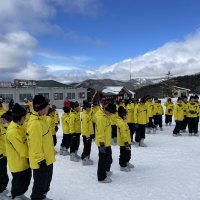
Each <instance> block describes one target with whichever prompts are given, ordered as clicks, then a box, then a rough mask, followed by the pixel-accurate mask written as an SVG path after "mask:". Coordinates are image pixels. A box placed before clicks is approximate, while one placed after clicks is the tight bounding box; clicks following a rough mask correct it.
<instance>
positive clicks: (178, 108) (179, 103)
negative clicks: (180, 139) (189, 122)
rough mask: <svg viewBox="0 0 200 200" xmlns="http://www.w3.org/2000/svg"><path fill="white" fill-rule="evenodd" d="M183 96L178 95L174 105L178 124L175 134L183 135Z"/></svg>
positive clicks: (175, 118)
mask: <svg viewBox="0 0 200 200" xmlns="http://www.w3.org/2000/svg"><path fill="white" fill-rule="evenodd" d="M182 103H183V101H182V98H180V97H178V99H177V103H176V104H175V106H174V120H175V122H176V126H175V128H174V130H173V136H181V134H180V130H181V128H182V127H183V125H182V124H183V120H184V106H183V104H182Z"/></svg>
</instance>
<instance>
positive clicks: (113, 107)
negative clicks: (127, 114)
mask: <svg viewBox="0 0 200 200" xmlns="http://www.w3.org/2000/svg"><path fill="white" fill-rule="evenodd" d="M105 110H106V111H107V112H109V113H112V114H114V113H116V105H115V104H114V103H108V104H107V105H106V106H105Z"/></svg>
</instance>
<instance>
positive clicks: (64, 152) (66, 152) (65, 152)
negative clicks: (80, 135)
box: [62, 147, 70, 156]
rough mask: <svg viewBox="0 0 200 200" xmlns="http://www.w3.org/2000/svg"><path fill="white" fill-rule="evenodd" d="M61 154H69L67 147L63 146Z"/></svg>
mask: <svg viewBox="0 0 200 200" xmlns="http://www.w3.org/2000/svg"><path fill="white" fill-rule="evenodd" d="M62 155H63V156H69V155H70V152H69V151H68V149H67V148H66V147H64V149H63V154H62Z"/></svg>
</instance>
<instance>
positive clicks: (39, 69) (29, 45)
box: [0, 32, 200, 82]
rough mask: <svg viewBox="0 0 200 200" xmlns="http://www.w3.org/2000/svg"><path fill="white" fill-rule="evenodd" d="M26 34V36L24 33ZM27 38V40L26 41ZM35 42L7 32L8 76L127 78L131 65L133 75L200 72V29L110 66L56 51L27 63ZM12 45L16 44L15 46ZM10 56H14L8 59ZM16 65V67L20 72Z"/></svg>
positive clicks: (0, 46) (0, 51)
mask: <svg viewBox="0 0 200 200" xmlns="http://www.w3.org/2000/svg"><path fill="white" fill-rule="evenodd" d="M24 34H25V36H23V35H24ZM16 36H19V38H21V39H19V40H16ZM17 38H18V37H17ZM10 41H12V45H11V46H9V45H10ZM24 41H26V43H25V42H24ZM24 43H25V44H26V46H25V47H26V48H25V50H22V52H21V51H20V47H21V46H20V45H22V44H23V45H24ZM36 43H37V42H36V41H35V39H34V38H32V37H31V36H30V35H28V34H27V33H20V34H19V33H18V34H16V33H15V34H13V35H12V34H11V35H6V37H4V38H3V39H2V38H1V42H0V56H2V57H0V66H1V69H3V70H4V71H6V73H8V72H11V70H12V73H11V74H10V76H9V77H12V78H22V77H27V78H30V79H37V80H38V79H55V80H57V81H62V82H77V81H82V80H85V79H89V78H93V79H100V78H111V79H116V80H128V79H129V77H130V66H131V68H132V77H135V78H136V77H140V78H143V77H145V78H151V77H152V78H154V77H163V76H165V74H166V73H167V72H168V71H171V73H172V74H173V75H174V76H178V75H187V74H193V73H198V72H200V67H199V66H200V54H199V52H200V46H199V45H198V44H199V43H200V32H197V33H196V34H194V35H192V36H190V37H186V39H185V40H184V41H181V42H169V43H167V44H165V45H163V46H162V47H160V48H158V49H156V50H154V51H149V52H147V53H145V54H144V55H141V56H138V57H135V58H132V59H130V58H129V59H126V60H123V61H121V62H118V63H115V64H113V65H111V66H100V67H98V68H93V67H82V66H83V65H84V61H85V60H84V57H83V58H81V57H80V58H79V57H63V56H57V55H53V54H44V55H43V56H44V57H47V58H50V59H51V60H52V64H51V65H46V66H39V65H37V64H31V63H28V64H27V60H28V59H29V57H30V55H31V54H32V51H33V50H34V47H35V45H36ZM13 46H14V47H15V48H13ZM5 47H7V48H5ZM6 49H7V51H6ZM9 49H12V50H10V51H11V52H10V51H9ZM13 49H15V50H13ZM16 49H17V50H16ZM23 49H24V48H23ZM27 52H30V53H27ZM12 54H13V55H12ZM10 55H11V56H10ZM9 56H10V58H12V59H9ZM41 56H42V55H41ZM5 58H7V60H5ZM57 59H58V60H59V59H61V60H65V59H66V60H67V63H68V64H63V65H58V64H54V63H57V62H56V60H57ZM86 60H87V58H86ZM53 61H54V62H53ZM2 63H3V64H2ZM15 63H17V65H15ZM25 64H27V65H25ZM3 66H6V67H3ZM15 66H26V68H24V69H22V68H21V67H18V68H15ZM10 69H11V70H10ZM15 69H17V71H18V72H17V71H16V70H15ZM11 75H12V76H11Z"/></svg>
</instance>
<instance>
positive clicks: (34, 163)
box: [0, 95, 57, 200]
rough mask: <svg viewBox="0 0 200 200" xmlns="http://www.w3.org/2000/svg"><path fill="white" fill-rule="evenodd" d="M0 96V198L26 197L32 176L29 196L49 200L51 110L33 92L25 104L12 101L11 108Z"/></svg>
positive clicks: (19, 199) (52, 140)
mask: <svg viewBox="0 0 200 200" xmlns="http://www.w3.org/2000/svg"><path fill="white" fill-rule="evenodd" d="M3 103H4V102H3V101H2V99H0V115H1V122H0V199H1V200H8V199H15V200H28V199H29V198H28V197H26V196H25V195H24V194H25V192H26V191H27V190H28V187H29V185H30V181H31V178H32V176H33V179H34V181H33V188H32V193H31V197H30V198H31V199H32V200H36V199H37V200H40V199H41V200H42V199H45V200H50V199H49V198H47V197H46V195H47V193H48V191H49V190H50V183H51V179H52V175H53V163H54V162H55V149H54V145H55V144H56V140H55V138H56V137H54V136H53V135H55V132H56V130H57V128H56V127H57V125H56V121H55V120H54V117H55V115H52V113H53V112H55V110H54V109H53V108H49V107H50V106H49V100H48V99H46V98H45V97H43V96H42V95H36V96H35V97H34V99H33V102H26V104H29V106H27V105H24V106H21V105H19V104H18V103H16V104H14V106H13V107H12V109H11V110H7V109H6V107H5V106H3ZM7 164H8V167H9V170H10V172H11V175H12V181H11V191H10V193H11V196H9V195H8V190H7V185H8V181H9V177H8V174H7Z"/></svg>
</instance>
